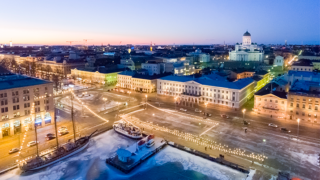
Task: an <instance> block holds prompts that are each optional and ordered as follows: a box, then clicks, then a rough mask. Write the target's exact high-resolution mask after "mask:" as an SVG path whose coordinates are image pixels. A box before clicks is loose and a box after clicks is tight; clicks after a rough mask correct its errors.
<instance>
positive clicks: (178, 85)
mask: <svg viewBox="0 0 320 180" xmlns="http://www.w3.org/2000/svg"><path fill="white" fill-rule="evenodd" d="M164 85H170V86H177V87H185V88H188V87H189V89H191V88H192V89H199V90H201V89H202V90H207V91H209V90H210V91H212V89H209V88H201V87H194V86H187V85H186V86H185V85H181V84H171V83H164ZM168 88H169V87H167V89H168ZM160 89H161V82H160ZM170 89H171V87H170ZM213 91H214V92H220V90H219V89H218V90H216V89H213ZM221 92H222V93H226V94H228V93H229V91H224V90H221ZM233 94H235V92H233Z"/></svg>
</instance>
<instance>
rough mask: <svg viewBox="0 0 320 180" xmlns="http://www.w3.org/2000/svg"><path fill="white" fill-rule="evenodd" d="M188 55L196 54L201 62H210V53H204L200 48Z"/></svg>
mask: <svg viewBox="0 0 320 180" xmlns="http://www.w3.org/2000/svg"><path fill="white" fill-rule="evenodd" d="M187 56H196V57H198V58H199V62H210V54H206V53H202V51H201V50H200V49H197V50H195V52H191V53H188V54H187Z"/></svg>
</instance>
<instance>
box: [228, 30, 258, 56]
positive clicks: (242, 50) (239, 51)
mask: <svg viewBox="0 0 320 180" xmlns="http://www.w3.org/2000/svg"><path fill="white" fill-rule="evenodd" d="M229 59H230V60H231V61H263V50H262V47H259V46H258V45H257V43H252V42H251V34H250V33H249V32H248V31H247V32H245V33H244V34H243V37H242V43H240V44H239V43H237V44H236V45H235V50H234V51H230V52H229Z"/></svg>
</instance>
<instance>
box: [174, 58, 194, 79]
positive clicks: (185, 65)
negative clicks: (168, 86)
mask: <svg viewBox="0 0 320 180" xmlns="http://www.w3.org/2000/svg"><path fill="white" fill-rule="evenodd" d="M173 66H174V75H176V76H187V75H192V74H194V73H195V67H194V65H190V63H189V61H188V60H186V61H182V62H176V63H174V64H173Z"/></svg>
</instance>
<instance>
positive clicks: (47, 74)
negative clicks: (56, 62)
mask: <svg viewBox="0 0 320 180" xmlns="http://www.w3.org/2000/svg"><path fill="white" fill-rule="evenodd" d="M45 71H46V79H49V78H50V73H51V72H52V69H51V66H50V65H47V66H46V68H45Z"/></svg>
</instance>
